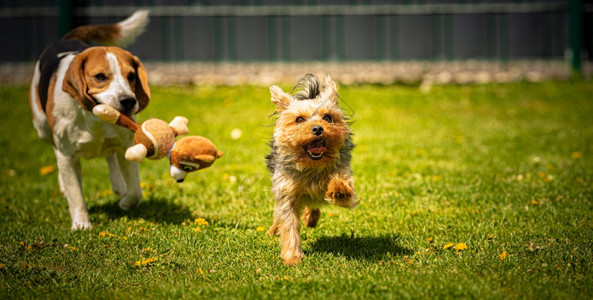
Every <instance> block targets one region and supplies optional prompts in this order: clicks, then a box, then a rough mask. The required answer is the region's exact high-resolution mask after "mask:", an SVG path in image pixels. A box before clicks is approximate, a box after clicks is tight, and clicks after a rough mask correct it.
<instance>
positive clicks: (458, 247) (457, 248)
mask: <svg viewBox="0 0 593 300" xmlns="http://www.w3.org/2000/svg"><path fill="white" fill-rule="evenodd" d="M463 250H467V245H466V244H465V243H458V244H456V245H455V251H463Z"/></svg>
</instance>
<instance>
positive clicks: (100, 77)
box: [95, 73, 107, 81]
mask: <svg viewBox="0 0 593 300" xmlns="http://www.w3.org/2000/svg"><path fill="white" fill-rule="evenodd" d="M95 79H97V81H105V79H107V77H106V76H105V74H103V73H99V74H95Z"/></svg>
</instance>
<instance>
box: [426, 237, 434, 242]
mask: <svg viewBox="0 0 593 300" xmlns="http://www.w3.org/2000/svg"><path fill="white" fill-rule="evenodd" d="M426 240H427V241H428V242H429V243H432V242H434V239H433V238H432V237H429V238H428V239H426Z"/></svg>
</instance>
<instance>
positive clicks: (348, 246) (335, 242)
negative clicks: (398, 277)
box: [311, 235, 412, 261]
mask: <svg viewBox="0 0 593 300" xmlns="http://www.w3.org/2000/svg"><path fill="white" fill-rule="evenodd" d="M398 239H399V237H398V236H396V235H382V236H363V237H351V236H347V235H341V236H330V237H321V238H319V239H317V240H316V241H315V242H313V244H312V245H311V248H312V251H313V252H326V253H332V254H334V255H336V256H344V257H347V258H350V259H366V260H376V261H379V260H382V259H384V257H385V256H386V255H388V254H389V255H392V256H403V255H410V254H412V250H410V249H406V248H404V247H402V246H400V245H399V242H398Z"/></svg>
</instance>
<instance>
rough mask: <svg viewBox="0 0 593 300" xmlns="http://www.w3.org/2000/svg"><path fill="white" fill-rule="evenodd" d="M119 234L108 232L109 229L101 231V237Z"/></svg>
mask: <svg viewBox="0 0 593 300" xmlns="http://www.w3.org/2000/svg"><path fill="white" fill-rule="evenodd" d="M116 236H117V235H115V234H113V233H110V232H107V231H101V232H99V237H116Z"/></svg>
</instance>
